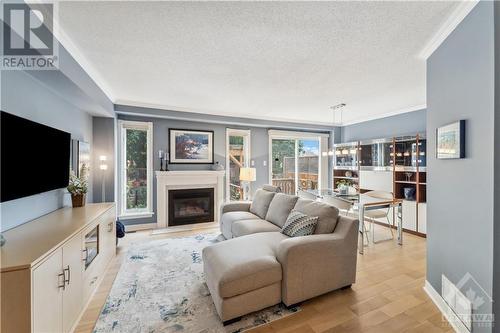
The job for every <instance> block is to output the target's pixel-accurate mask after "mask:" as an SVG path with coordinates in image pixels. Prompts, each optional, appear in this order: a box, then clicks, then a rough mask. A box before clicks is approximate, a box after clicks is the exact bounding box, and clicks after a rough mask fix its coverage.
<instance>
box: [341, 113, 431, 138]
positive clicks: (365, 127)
mask: <svg viewBox="0 0 500 333" xmlns="http://www.w3.org/2000/svg"><path fill="white" fill-rule="evenodd" d="M425 132H426V110H425V109H424V110H418V111H413V112H407V113H402V114H398V115H395V116H390V117H385V118H380V119H375V120H369V121H365V122H362V123H357V124H353V125H348V126H344V127H342V128H341V141H342V142H352V141H359V140H369V139H381V138H392V137H394V136H403V135H415V134H417V133H420V134H423V133H425Z"/></svg>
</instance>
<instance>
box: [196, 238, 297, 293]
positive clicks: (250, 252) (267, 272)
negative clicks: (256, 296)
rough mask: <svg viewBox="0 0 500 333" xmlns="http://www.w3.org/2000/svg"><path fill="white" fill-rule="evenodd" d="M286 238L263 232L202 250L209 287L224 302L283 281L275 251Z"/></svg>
mask: <svg viewBox="0 0 500 333" xmlns="http://www.w3.org/2000/svg"><path fill="white" fill-rule="evenodd" d="M283 239H288V237H287V236H285V235H283V234H282V233H280V232H263V233H257V234H253V235H247V236H243V237H239V238H237V239H230V240H227V241H224V242H221V243H217V244H213V245H209V246H207V247H205V248H204V249H203V254H202V256H203V265H204V271H205V278H206V279H207V283H208V284H209V285H211V286H214V288H215V289H216V291H217V294H218V295H219V296H220V297H222V298H228V297H234V296H237V295H241V294H244V293H247V292H250V291H252V290H256V289H259V288H263V287H265V286H269V285H272V284H274V283H277V282H279V281H281V276H282V275H281V264H280V263H279V262H278V261H277V260H276V257H275V252H276V247H277V246H278V244H279V243H280V242H281V240H283Z"/></svg>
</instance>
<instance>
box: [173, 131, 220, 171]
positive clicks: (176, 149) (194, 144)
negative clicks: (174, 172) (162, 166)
mask: <svg viewBox="0 0 500 333" xmlns="http://www.w3.org/2000/svg"><path fill="white" fill-rule="evenodd" d="M168 133H169V135H168V136H169V140H170V154H169V161H168V163H169V164H213V163H214V132H213V131H199V130H185V129H169V130H168Z"/></svg>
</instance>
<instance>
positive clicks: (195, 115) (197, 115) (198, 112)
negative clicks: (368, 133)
mask: <svg viewBox="0 0 500 333" xmlns="http://www.w3.org/2000/svg"><path fill="white" fill-rule="evenodd" d="M119 105H123V106H130V107H137V108H145V109H157V110H165V111H175V112H185V113H186V115H187V114H189V113H190V114H192V118H191V117H189V119H186V117H169V118H172V119H174V118H176V119H179V120H190V119H194V120H195V121H196V120H200V121H201V119H202V117H203V116H208V117H210V116H216V117H228V118H239V119H242V120H244V119H249V120H266V121H273V122H282V123H289V124H297V128H301V126H300V125H313V126H314V125H316V126H327V127H337V126H341V125H340V124H337V123H332V122H318V121H303V120H296V119H290V118H281V117H268V116H262V115H258V116H253V115H248V114H238V113H235V112H227V113H222V112H216V111H213V110H202V109H194V108H186V107H178V106H171V105H163V104H154V103H144V102H139V101H131V100H123V99H118V100H117V101H116V102H115V112H116V113H119V114H130V112H128V111H126V112H125V111H122V110H119ZM117 107H118V110H117ZM135 115H137V113H136V114H135ZM155 116H158V115H155ZM165 117H167V116H165ZM214 122H217V121H214ZM252 126H254V125H252ZM263 127H266V126H263ZM303 127H307V128H309V127H308V126H303Z"/></svg>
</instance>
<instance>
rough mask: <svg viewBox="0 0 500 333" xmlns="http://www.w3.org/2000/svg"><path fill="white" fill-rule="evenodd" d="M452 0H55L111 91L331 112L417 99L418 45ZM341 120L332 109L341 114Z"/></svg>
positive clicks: (364, 115) (121, 97)
mask: <svg viewBox="0 0 500 333" xmlns="http://www.w3.org/2000/svg"><path fill="white" fill-rule="evenodd" d="M457 5H458V2H448V1H439V2H422V1H418V2H354V1H350V2H62V3H60V9H59V18H60V26H61V29H62V30H63V32H64V33H65V35H66V37H67V38H69V40H70V41H71V42H72V44H73V46H74V47H76V49H77V50H78V51H79V53H81V56H83V58H85V59H86V61H87V62H88V64H90V66H91V67H92V68H93V71H94V72H95V73H98V76H99V77H100V78H101V79H102V81H104V84H105V85H106V86H107V87H109V93H110V94H111V95H112V96H111V97H112V98H113V99H114V100H115V102H116V103H122V104H137V105H141V104H143V105H151V106H157V107H164V108H168V109H173V110H183V111H193V112H204V113H211V114H220V115H235V116H242V117H253V118H255V117H257V118H261V119H273V120H287V121H296V122H308V123H311V122H312V123H332V122H333V116H332V111H331V110H330V109H329V106H331V105H335V104H338V103H346V104H347V107H346V108H345V109H344V110H345V111H343V119H342V120H343V122H344V123H348V122H355V121H359V120H363V119H369V118H374V117H379V116H383V115H387V114H390V113H396V112H399V111H401V110H411V109H413V108H415V107H418V106H421V105H425V102H426V98H425V61H424V60H423V59H420V58H419V57H418V54H419V52H420V51H421V50H422V48H423V47H424V46H425V45H426V43H427V42H428V41H429V40H430V39H431V38H432V37H433V35H434V34H435V33H436V31H437V30H438V29H439V28H440V26H441V25H442V24H443V22H444V21H445V20H446V18H447V17H448V16H449V15H450V13H451V12H452V11H453V10H454V9H455V8H456V7H457ZM336 121H337V122H338V121H339V119H338V118H337V120H336Z"/></svg>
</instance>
